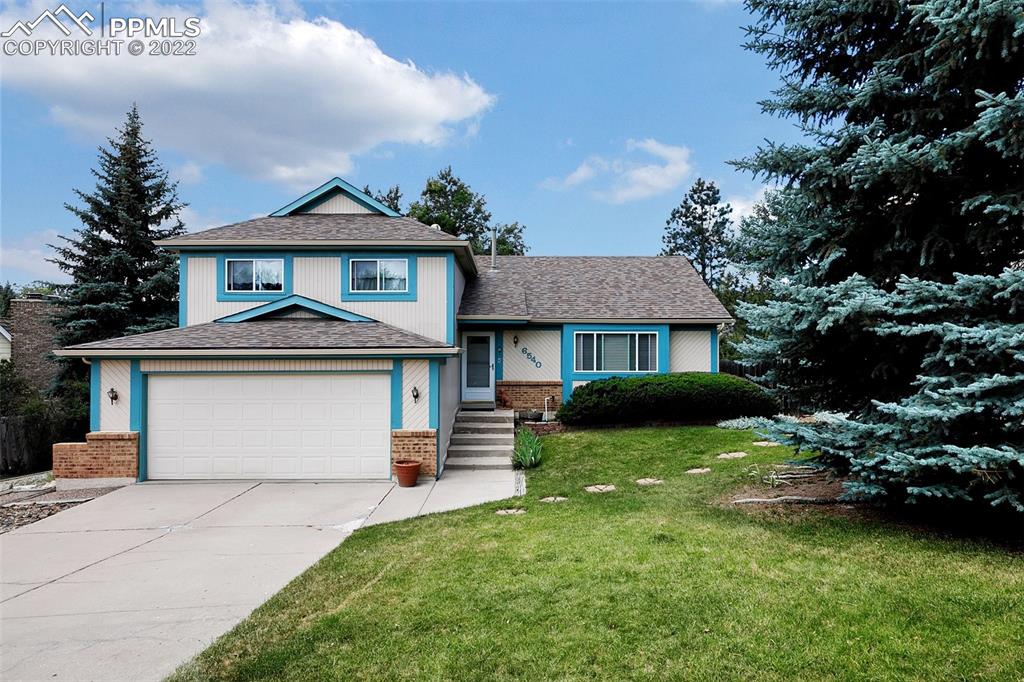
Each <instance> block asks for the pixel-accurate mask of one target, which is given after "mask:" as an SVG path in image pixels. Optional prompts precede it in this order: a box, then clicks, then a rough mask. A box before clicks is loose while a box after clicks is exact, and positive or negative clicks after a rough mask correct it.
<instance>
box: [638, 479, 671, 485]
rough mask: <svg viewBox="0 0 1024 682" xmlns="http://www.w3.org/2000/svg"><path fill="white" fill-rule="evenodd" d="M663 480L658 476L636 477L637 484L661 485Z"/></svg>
mask: <svg viewBox="0 0 1024 682" xmlns="http://www.w3.org/2000/svg"><path fill="white" fill-rule="evenodd" d="M664 482H665V481H663V480H661V479H660V478H638V479H636V484H637V485H661V484H662V483H664Z"/></svg>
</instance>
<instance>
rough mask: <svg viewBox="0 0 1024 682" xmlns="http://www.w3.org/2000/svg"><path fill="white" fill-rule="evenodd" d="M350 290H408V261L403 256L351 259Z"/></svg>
mask: <svg viewBox="0 0 1024 682" xmlns="http://www.w3.org/2000/svg"><path fill="white" fill-rule="evenodd" d="M351 268H352V273H351V278H352V283H351V287H352V291H384V292H388V291H394V292H407V291H409V261H408V260H407V259H405V258H395V259H387V258H372V259H359V260H357V259H354V258H353V259H352V261H351Z"/></svg>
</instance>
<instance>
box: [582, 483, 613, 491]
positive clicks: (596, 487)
mask: <svg viewBox="0 0 1024 682" xmlns="http://www.w3.org/2000/svg"><path fill="white" fill-rule="evenodd" d="M584 490H586V491H587V492H588V493H610V492H611V491H613V490H615V486H613V485H611V484H608V485H588V486H587V487H586V488H584Z"/></svg>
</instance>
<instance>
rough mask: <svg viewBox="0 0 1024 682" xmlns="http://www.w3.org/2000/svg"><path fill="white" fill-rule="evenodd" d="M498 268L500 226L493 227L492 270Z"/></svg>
mask: <svg viewBox="0 0 1024 682" xmlns="http://www.w3.org/2000/svg"><path fill="white" fill-rule="evenodd" d="M497 269H498V228H496V227H492V228H491V270H497Z"/></svg>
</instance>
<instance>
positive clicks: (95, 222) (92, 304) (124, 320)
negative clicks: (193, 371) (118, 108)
mask: <svg viewBox="0 0 1024 682" xmlns="http://www.w3.org/2000/svg"><path fill="white" fill-rule="evenodd" d="M108 142H109V148H103V147H101V148H100V149H99V167H98V169H95V170H93V171H92V173H93V175H94V176H95V177H96V179H97V183H96V188H95V190H94V191H93V192H92V193H89V194H87V193H85V192H82V191H80V190H75V194H76V195H77V196H78V198H79V199H80V200H81V203H82V206H74V205H71V204H65V207H66V208H67V209H68V210H69V211H71V213H73V214H74V215H75V216H76V217H77V218H78V219H79V220H80V221H81V223H82V226H81V227H79V228H76V229H75V236H73V237H64V236H62V237H61V239H62V240H63V242H64V243H63V244H61V245H57V246H54V245H51V246H52V247H53V249H54V251H55V252H56V257H55V258H54V259H53V260H52V262H54V263H56V264H57V266H58V267H60V269H61V270H63V271H64V272H66V273H68V274H69V275H71V277H72V283H71V284H70V285H69V286H67V287H66V288H65V289H64V294H65V299H64V305H62V306H60V308H59V312H58V317H57V319H56V324H57V329H58V332H57V339H56V341H57V344H58V345H60V346H66V345H71V344H76V343H85V342H88V341H97V340H101V339H107V338H111V337H115V336H123V335H125V334H137V333H142V332H147V331H155V330H158V329H166V328H168V327H174V326H176V325H177V323H178V306H177V302H176V301H177V297H178V262H177V257H176V256H175V255H174V254H172V253H169V252H167V251H164V250H161V249H158V248H157V247H156V246H155V244H154V242H155V241H157V240H160V239H166V238H169V237H173V236H176V235H180V234H183V233H184V232H185V228H184V226H183V225H182V223H181V220H180V219H179V218H178V213H179V212H180V210H181V209H182V208H183V207H184V206H185V204H183V203H181V202H180V201H179V200H178V194H177V185H176V183H172V182H170V181H169V180H168V176H167V172H166V171H165V170H164V169H163V168H162V167H161V165H160V163H159V160H158V159H157V157H156V153H155V152H154V151H153V149H152V147H151V146H150V142H149V141H148V140H145V139H144V138H143V137H142V121H141V119H140V117H139V112H138V109H137V108H136V107H135V106H132V108H131V110H130V111H129V112H128V115H127V118H126V120H125V123H124V125H123V126H122V127H121V128H120V129H118V131H117V134H116V136H115V137H113V138H109V139H108ZM83 368H84V365H83V364H82V363H80V362H76V363H68V364H66V365H65V372H64V374H63V375H62V379H61V381H62V382H64V381H74V380H76V379H77V380H81V379H82V378H84V369H83Z"/></svg>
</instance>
